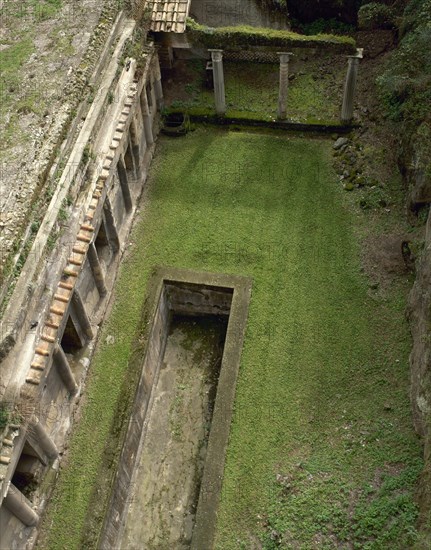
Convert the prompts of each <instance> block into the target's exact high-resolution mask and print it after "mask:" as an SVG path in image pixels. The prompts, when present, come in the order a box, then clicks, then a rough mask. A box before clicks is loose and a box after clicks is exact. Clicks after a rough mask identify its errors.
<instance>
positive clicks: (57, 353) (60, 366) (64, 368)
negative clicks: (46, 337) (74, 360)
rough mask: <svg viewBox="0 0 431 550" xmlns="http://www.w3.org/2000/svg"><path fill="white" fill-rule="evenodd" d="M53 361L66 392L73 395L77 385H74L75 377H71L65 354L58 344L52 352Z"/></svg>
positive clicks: (71, 373)
mask: <svg viewBox="0 0 431 550" xmlns="http://www.w3.org/2000/svg"><path fill="white" fill-rule="evenodd" d="M54 361H55V366H56V368H57V370H58V374H59V375H60V378H61V379H62V380H63V383H64V385H65V386H66V388H67V390H68V391H69V392H70V393H71V394H72V395H73V394H75V393H76V392H77V391H78V385H77V383H76V380H75V377H74V376H73V372H72V369H71V368H70V365H69V361H68V360H67V357H66V354H65V353H64V351H63V348H62V347H61V346H59V345H58V344H57V345H56V346H55V350H54Z"/></svg>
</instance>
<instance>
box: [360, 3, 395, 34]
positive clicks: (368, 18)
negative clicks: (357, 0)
mask: <svg viewBox="0 0 431 550" xmlns="http://www.w3.org/2000/svg"><path fill="white" fill-rule="evenodd" d="M358 24H359V28H360V29H365V30H373V29H393V28H394V27H395V13H394V11H393V10H392V8H390V7H389V6H386V5H385V4H378V3H377V2H371V3H370V4H365V5H364V6H361V8H360V9H359V12H358Z"/></svg>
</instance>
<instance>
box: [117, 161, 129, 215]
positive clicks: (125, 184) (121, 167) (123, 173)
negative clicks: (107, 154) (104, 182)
mask: <svg viewBox="0 0 431 550" xmlns="http://www.w3.org/2000/svg"><path fill="white" fill-rule="evenodd" d="M130 153H132V151H130ZM132 158H133V156H132ZM117 169H118V179H119V180H120V187H121V192H122V193H123V199H124V206H125V207H126V210H127V212H130V210H132V206H133V204H132V195H131V194H130V187H129V180H128V178H127V170H126V165H125V164H124V160H123V158H122V157H121V156H120V158H119V159H118V164H117Z"/></svg>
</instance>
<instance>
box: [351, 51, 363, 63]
mask: <svg viewBox="0 0 431 550" xmlns="http://www.w3.org/2000/svg"><path fill="white" fill-rule="evenodd" d="M363 57H364V48H356V53H355V54H352V55H348V56H347V59H348V60H349V63H350V62H351V60H353V59H362V58H363Z"/></svg>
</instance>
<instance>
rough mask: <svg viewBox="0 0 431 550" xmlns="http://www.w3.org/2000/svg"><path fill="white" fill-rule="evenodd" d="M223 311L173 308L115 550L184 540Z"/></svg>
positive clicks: (177, 544)
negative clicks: (186, 312) (190, 312)
mask: <svg viewBox="0 0 431 550" xmlns="http://www.w3.org/2000/svg"><path fill="white" fill-rule="evenodd" d="M226 328H227V319H226V318H222V317H216V316H205V317H187V316H180V315H174V317H173V319H172V321H171V324H170V329H169V335H168V338H167V343H166V349H165V353H164V357H163V362H162V364H161V368H160V374H159V379H158V381H157V384H156V386H155V387H154V388H153V396H152V405H151V410H150V411H149V412H148V414H147V421H146V425H145V427H144V440H143V445H142V447H141V448H142V453H141V457H140V460H139V463H138V466H137V471H136V477H135V481H134V483H133V487H132V492H131V499H130V505H129V509H128V512H127V515H126V519H125V526H124V531H123V537H122V542H121V548H122V549H123V550H138V549H139V550H143V549H145V550H147V549H148V550H153V549H154V550H155V549H157V550H165V549H166V550H168V549H169V550H171V549H172V548H175V549H177V550H182V549H186V548H189V547H190V541H191V537H192V532H193V526H194V519H195V513H196V506H197V501H198V497H199V489H200V482H201V478H202V472H203V466H204V462H205V455H206V449H207V439H208V434H209V429H210V425H211V417H212V409H213V405H214V399H215V394H216V391H217V380H218V375H219V371H220V365H221V359H222V354H223V347H224V339H225V335H226Z"/></svg>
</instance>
